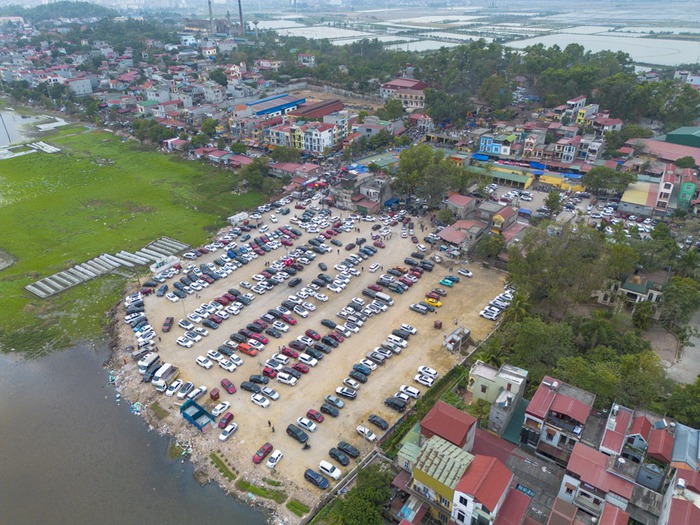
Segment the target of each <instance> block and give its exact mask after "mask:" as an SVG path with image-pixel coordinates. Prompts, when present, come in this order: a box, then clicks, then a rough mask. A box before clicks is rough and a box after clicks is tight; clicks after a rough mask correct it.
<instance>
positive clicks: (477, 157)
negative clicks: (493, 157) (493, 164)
mask: <svg viewBox="0 0 700 525" xmlns="http://www.w3.org/2000/svg"><path fill="white" fill-rule="evenodd" d="M472 158H473V159H474V160H482V161H487V160H489V157H488V155H482V154H481V153H474V154H473V155H472Z"/></svg>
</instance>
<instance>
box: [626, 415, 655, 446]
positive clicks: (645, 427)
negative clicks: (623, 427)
mask: <svg viewBox="0 0 700 525" xmlns="http://www.w3.org/2000/svg"><path fill="white" fill-rule="evenodd" d="M649 432H651V421H649V419H647V417H646V416H637V417H635V418H634V421H633V422H632V426H631V427H630V431H629V433H628V435H629V436H634V435H636V434H639V435H640V436H642V438H643V439H644V441H649Z"/></svg>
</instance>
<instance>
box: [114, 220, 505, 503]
mask: <svg viewBox="0 0 700 525" xmlns="http://www.w3.org/2000/svg"><path fill="white" fill-rule="evenodd" d="M265 219H266V217H264V218H263V220H265ZM371 225H372V223H366V222H365V223H360V224H359V226H360V228H361V233H354V232H350V233H344V234H342V235H340V236H338V238H339V239H340V240H341V241H342V242H343V243H348V242H351V241H353V240H354V239H355V238H356V237H358V236H363V237H365V238H367V239H369V238H370V236H371V231H370V227H371ZM271 226H276V225H271ZM393 231H394V233H393V236H392V239H391V240H388V241H386V244H387V248H386V249H384V250H382V249H380V250H379V253H377V255H375V256H374V257H372V258H370V259H368V260H366V261H364V263H365V264H364V268H365V270H364V271H363V272H362V274H361V276H359V277H355V278H353V280H352V281H351V283H350V285H349V286H348V288H347V289H346V290H344V291H343V292H342V293H339V294H334V293H333V292H330V291H327V294H328V296H329V301H328V302H325V303H323V302H320V301H318V300H312V301H311V302H313V303H314V304H315V305H316V306H317V310H316V311H314V312H312V313H311V315H310V316H309V317H308V318H306V319H301V318H299V316H296V315H295V318H297V320H298V321H299V323H298V324H297V325H296V326H293V327H291V329H290V331H289V332H288V333H287V334H283V337H282V338H281V339H274V338H270V339H271V340H270V343H269V344H268V345H267V348H266V349H265V350H264V351H263V352H262V354H261V355H260V362H264V360H266V359H269V358H270V357H271V356H272V354H273V353H276V352H277V351H278V347H279V346H281V345H284V344H287V343H288V342H289V341H291V340H292V339H294V338H296V337H297V336H299V335H302V334H303V333H304V331H305V330H306V329H307V328H313V329H315V330H316V331H318V332H319V333H321V334H325V333H327V332H328V331H329V329H327V328H325V327H323V326H322V325H321V324H320V321H321V319H324V318H328V319H332V320H334V321H336V322H338V321H340V318H338V317H337V316H336V313H337V312H338V311H339V310H341V309H342V307H343V306H344V305H346V304H347V303H348V302H349V301H350V300H351V299H352V298H353V297H360V296H361V291H362V289H363V288H365V287H366V286H367V285H368V284H370V283H372V282H374V281H375V280H376V279H377V277H378V276H379V275H380V274H381V271H380V272H377V273H369V272H368V267H369V265H370V264H371V263H373V262H378V263H380V264H383V265H384V268H385V269H388V268H389V267H391V266H393V265H401V266H405V265H404V264H403V259H404V258H405V257H407V256H409V255H410V253H411V252H413V251H415V245H414V244H412V243H411V241H410V239H402V238H401V236H400V234H399V232H400V229H399V227H398V226H397V227H395V228H393ZM417 233H419V231H417ZM310 237H311V236H310V235H309V234H305V235H304V236H303V237H302V239H301V240H304V241H305V240H307V239H309V238H310ZM295 244H299V240H297V241H296V243H295ZM281 251H282V250H276V251H273V252H271V253H269V254H267V256H266V257H260V258H258V259H256V260H255V261H253V262H251V263H249V264H247V265H245V266H243V267H242V268H239V269H238V270H237V271H236V272H234V273H233V274H232V275H231V276H229V277H228V278H227V279H222V280H220V281H217V282H216V283H214V284H213V285H211V286H210V287H209V288H206V289H205V290H203V291H202V292H200V294H201V298H196V297H195V296H189V297H188V298H187V299H186V300H184V301H182V300H181V301H180V302H178V303H170V302H169V301H167V300H166V299H165V298H156V297H153V296H149V297H147V298H146V313H147V315H148V319H149V322H150V323H151V324H152V325H153V326H154V327H155V328H156V329H157V330H158V333H159V335H160V336H161V339H162V340H161V341H160V342H159V343H157V344H158V348H159V352H160V354H161V357H162V358H163V360H164V361H166V362H170V363H173V364H175V365H177V366H178V367H180V369H181V371H182V374H181V378H182V379H183V381H192V382H193V383H194V384H195V385H206V386H207V387H208V388H209V390H211V389H212V388H215V387H217V388H219V389H220V390H221V391H222V393H221V400H225V401H229V402H230V403H231V409H230V410H231V412H232V413H233V414H234V416H235V419H234V421H235V422H237V423H238V425H239V428H238V431H237V433H236V434H235V435H234V436H233V437H231V438H230V439H229V440H228V441H227V442H225V443H221V442H219V441H218V436H219V429H218V428H213V429H212V430H211V431H210V432H208V433H204V434H200V433H197V432H194V433H193V432H192V429H193V427H191V426H190V425H188V424H187V423H186V422H185V421H184V419H183V418H182V417H181V416H180V414H179V404H180V403H181V402H180V401H178V400H177V399H176V398H174V397H165V396H163V395H161V394H157V393H156V392H155V390H154V389H153V388H152V387H151V386H150V385H147V384H146V385H144V384H142V383H139V384H138V385H137V386H136V388H135V391H132V392H130V393H129V394H128V395H129V396H133V395H136V396H138V397H135V398H134V399H132V401H136V400H138V401H140V402H141V403H143V404H144V405H148V404H150V403H152V402H153V401H155V400H158V403H159V405H160V406H161V407H163V408H165V409H166V410H168V411H170V413H171V414H170V416H169V417H168V418H166V419H164V420H163V421H162V423H164V424H166V425H167V426H168V427H169V428H170V430H171V431H172V432H174V433H175V434H178V433H181V434H183V435H187V436H193V435H195V437H194V443H195V456H194V457H195V458H196V457H202V458H206V457H208V453H209V451H211V450H219V451H221V455H223V456H224V457H226V458H228V459H229V460H230V461H232V463H233V465H235V468H236V469H237V470H238V472H239V473H240V474H242V475H243V476H244V477H246V478H247V479H250V480H261V479H262V477H265V476H268V477H269V476H272V475H273V474H272V473H270V471H269V469H267V467H266V466H265V465H264V463H263V464H261V465H254V464H253V463H252V456H253V454H254V453H255V451H256V450H257V449H258V448H259V447H260V446H261V445H262V444H263V443H265V442H266V441H270V442H271V443H272V445H273V447H275V448H279V449H281V450H282V451H283V453H284V454H285V457H284V459H283V460H282V462H281V463H280V464H279V466H278V468H277V469H276V472H275V473H274V476H275V478H276V479H281V480H283V481H285V483H284V490H285V491H287V493H289V494H290V495H295V496H296V497H298V498H299V499H300V500H301V501H303V502H304V503H306V504H307V505H310V504H312V503H313V502H314V501H315V500H316V498H318V497H319V496H320V491H317V490H316V489H311V490H309V489H310V487H308V485H307V483H306V482H305V481H303V472H304V470H305V469H306V468H314V469H316V468H317V467H318V464H319V462H320V461H321V460H328V461H332V460H330V458H329V456H328V450H329V449H330V448H331V447H334V446H336V445H337V443H338V441H339V440H346V441H348V442H350V443H352V444H353V445H355V446H356V447H357V448H359V449H360V450H361V451H363V452H364V453H367V452H368V451H369V450H370V445H369V444H365V443H363V440H362V438H361V437H360V436H358V435H357V433H356V432H355V427H356V426H357V425H359V424H361V423H362V422H365V424H366V425H367V426H369V427H370V428H371V429H372V430H373V431H375V432H376V433H377V434H378V435H380V436H381V434H382V432H381V431H380V430H378V429H377V428H376V427H373V426H372V425H371V424H368V423H367V418H368V416H369V415H370V414H378V415H380V416H381V417H383V418H384V419H386V420H387V421H389V423H390V424H392V423H393V422H394V421H396V420H397V418H398V417H399V416H398V414H396V413H395V412H393V411H391V410H389V409H388V408H386V407H385V406H384V404H383V401H384V399H385V398H386V397H387V396H390V395H393V394H394V392H396V391H397V390H398V388H399V386H400V385H402V384H406V385H411V386H416V387H418V388H420V389H421V390H422V391H425V387H423V386H420V385H418V384H417V383H414V381H413V376H414V375H415V373H416V368H417V367H418V366H420V365H429V366H431V367H433V368H435V369H436V370H438V371H439V372H440V374H444V373H445V372H446V371H447V370H449V369H450V368H451V367H452V366H453V365H454V364H455V362H457V361H458V360H459V359H460V358H459V356H455V355H453V354H450V353H449V352H448V351H447V350H445V349H444V348H442V347H441V344H442V340H443V336H444V335H446V334H447V333H449V332H451V331H452V330H453V329H454V321H455V319H457V320H458V322H459V324H460V325H462V326H466V327H467V328H469V329H471V330H472V334H473V337H474V339H476V340H480V339H483V338H484V337H485V336H486V335H487V334H488V333H489V332H490V331H491V330H492V329H493V328H494V325H493V323H491V322H490V321H487V320H485V319H482V318H481V317H479V315H478V312H479V310H480V309H481V307H482V306H483V305H485V304H486V303H487V302H488V301H489V300H490V299H491V298H492V297H493V296H495V295H496V294H497V293H499V292H500V291H501V290H502V289H503V279H504V274H502V273H500V272H497V271H494V270H490V269H484V268H481V267H473V268H471V269H472V271H473V273H474V277H473V278H472V279H467V278H462V279H461V282H460V283H458V284H456V285H455V287H454V288H452V289H450V290H449V291H448V294H447V297H445V298H444V302H443V306H442V308H440V309H439V311H438V313H437V314H428V315H425V316H422V315H419V314H417V313H415V312H411V311H410V310H409V309H408V306H409V304H411V303H414V302H417V301H419V300H421V299H423V297H424V295H425V293H426V292H427V291H429V290H430V289H431V288H433V287H435V286H439V285H438V281H439V280H440V279H441V278H442V277H444V276H445V275H446V274H447V273H448V271H447V269H446V268H445V267H441V266H440V265H436V268H435V271H434V272H432V273H428V272H426V273H425V274H424V275H423V277H422V278H421V279H420V280H419V281H418V283H417V284H415V285H414V286H413V287H412V288H411V289H410V290H409V291H408V292H406V293H404V294H403V295H398V294H395V293H391V292H389V293H390V295H391V296H392V297H393V298H394V300H395V303H396V304H395V305H394V306H393V307H390V308H389V309H388V311H386V312H384V313H382V314H380V315H377V316H373V317H371V318H369V319H368V321H367V322H366V323H365V325H364V326H363V327H362V328H361V330H360V332H359V333H358V334H354V335H353V336H352V337H351V338H349V339H346V340H345V342H343V343H341V344H340V346H339V347H338V348H337V349H335V350H333V351H332V352H331V354H329V355H326V356H325V357H324V359H323V360H321V361H320V362H319V364H318V366H317V367H316V368H312V369H311V370H310V372H309V373H308V374H306V375H303V376H302V377H301V379H300V380H299V383H298V384H297V385H296V386H294V387H289V386H286V385H282V384H280V383H278V382H277V381H275V380H271V381H270V386H271V387H273V388H274V389H275V390H277V391H278V392H279V393H280V399H279V400H277V401H273V402H272V403H271V406H270V407H268V408H266V409H263V408H260V407H258V406H255V405H253V404H252V403H251V401H250V393H248V392H246V391H243V390H241V389H240V388H239V389H238V392H236V393H235V394H232V395H229V394H227V393H226V392H225V391H223V389H221V388H220V385H219V383H220V381H221V379H222V378H224V377H227V378H229V379H230V380H231V381H233V382H234V384H235V385H236V387H239V385H240V383H241V381H244V380H247V379H248V376H249V375H250V374H255V373H259V370H260V368H259V362H258V359H257V358H255V357H248V356H246V355H240V357H241V358H242V359H243V360H244V365H243V367H240V368H239V369H237V370H236V371H235V372H233V373H229V372H225V371H224V370H222V369H221V368H220V367H218V366H215V367H214V368H212V369H211V370H204V369H202V368H200V367H198V366H197V365H195V358H196V356H198V355H204V354H206V351H207V350H208V349H216V348H217V347H218V346H219V345H221V344H222V343H223V342H224V341H225V340H227V339H228V336H229V335H230V334H231V333H233V332H236V331H237V330H239V329H240V328H244V327H245V325H246V324H247V323H249V322H251V321H253V320H254V319H256V318H258V317H259V316H260V315H261V314H262V313H264V312H265V311H267V310H268V309H270V308H273V307H276V306H278V305H279V304H280V303H281V302H282V301H283V300H285V299H286V298H287V296H288V295H289V294H291V293H293V290H299V289H300V287H302V286H304V285H305V284H306V283H309V282H310V281H311V279H313V278H314V277H315V276H316V275H317V274H318V273H319V272H320V270H319V268H318V263H319V262H324V263H325V264H327V265H328V272H327V273H329V274H330V275H335V274H337V273H338V272H335V271H334V270H333V266H334V265H335V264H337V263H338V262H340V260H341V259H343V258H345V257H346V255H347V254H348V253H351V252H347V251H346V250H344V249H343V248H341V249H340V254H338V252H337V249H334V251H333V252H332V253H329V254H325V255H319V256H318V257H317V258H316V260H315V261H313V262H312V264H311V265H310V266H308V267H307V268H306V269H305V270H304V271H303V272H301V273H300V274H298V276H299V277H301V278H302V280H303V281H302V284H301V285H300V286H298V287H296V288H294V289H291V288H289V287H288V286H287V284H286V283H284V284H280V285H278V286H276V287H275V288H274V289H273V290H272V291H268V292H267V293H265V294H264V295H262V296H256V299H255V300H254V301H253V303H252V304H251V305H250V306H248V307H246V308H244V309H243V310H242V312H241V313H240V315H238V316H232V317H231V318H230V319H228V320H225V321H224V322H223V323H222V325H221V327H220V328H219V329H218V330H216V331H210V335H208V336H207V337H205V338H204V339H203V340H202V341H200V342H199V343H196V344H195V345H194V347H193V348H190V349H185V348H182V347H180V346H177V345H176V344H175V340H176V338H177V337H179V336H180V335H182V333H183V330H182V329H181V328H179V327H177V320H178V319H182V318H184V317H185V314H186V313H189V312H191V311H193V310H194V308H196V307H197V306H199V304H200V303H202V302H204V301H205V300H209V301H211V300H213V299H214V297H216V296H219V295H221V294H222V293H225V291H226V290H227V289H228V288H231V287H236V288H239V289H240V290H241V291H242V292H243V291H244V290H243V289H242V288H241V287H240V286H239V282H240V281H242V280H248V281H252V279H251V276H252V275H254V274H255V273H257V272H260V271H262V270H263V269H264V264H265V261H272V260H274V259H276V258H278V257H280V255H282V254H283V253H284V252H283V251H282V253H280V252H281ZM216 256H217V254H211V253H210V254H208V255H205V256H203V257H201V258H199V259H197V261H196V262H197V264H199V263H202V262H210V261H211V260H213V259H214V258H215V257H216ZM358 269H359V267H358ZM456 269H457V268H455V271H456ZM322 291H324V292H325V290H322ZM365 299H366V298H365ZM167 316H173V317H175V326H174V328H173V330H172V331H171V332H169V333H165V334H161V333H160V331H159V329H160V327H161V326H162V323H163V321H164V320H165V318H166V317H167ZM436 319H439V320H442V321H443V323H444V326H443V329H440V330H438V329H435V328H433V321H434V320H436ZM401 323H409V324H411V325H413V326H414V327H416V328H417V329H418V335H416V336H413V337H411V339H410V341H409V345H408V348H407V349H405V350H403V352H402V353H401V354H400V355H396V356H394V357H393V358H392V359H391V360H389V361H388V362H387V363H386V364H385V365H383V366H380V367H378V369H377V370H376V371H374V372H373V373H372V374H371V376H370V377H369V381H368V382H367V383H366V384H365V385H362V386H361V388H360V389H359V391H358V397H357V399H355V400H351V401H349V400H346V407H345V408H344V409H343V410H341V414H340V417H338V418H337V419H333V418H330V417H328V416H326V420H325V421H324V422H323V423H321V424H319V428H318V429H317V430H316V432H314V433H309V443H310V444H311V448H310V449H309V450H303V451H302V450H301V445H299V444H298V443H297V442H296V441H294V440H293V439H292V438H290V437H289V436H287V435H286V434H285V429H286V427H287V425H288V424H289V423H293V422H294V421H295V420H296V418H297V417H299V416H304V415H305V414H306V411H307V410H308V409H309V408H314V409H317V410H318V409H319V407H320V405H321V403H322V400H323V397H324V396H325V395H327V394H332V393H334V391H335V388H336V387H338V386H341V384H342V380H343V379H344V378H345V377H346V376H347V373H348V371H349V370H350V369H351V368H352V365H353V364H354V363H357V362H358V361H359V360H360V359H361V358H362V357H364V355H365V354H366V353H367V352H368V351H370V350H372V349H373V348H374V347H376V346H378V345H379V344H380V343H381V342H382V341H383V340H384V339H385V337H386V335H388V334H389V333H390V332H391V330H392V329H394V328H398V327H399V325H400V324H401ZM125 333H128V327H127V330H125ZM291 361H292V363H293V362H294V361H295V360H291ZM125 370H126V373H127V375H130V376H133V378H129V381H130V382H131V383H132V384H136V382H137V381H139V380H140V376H138V374H137V372H136V370H135V364H133V362H132V361H130V360H129V362H128V364H127V365H126V367H125ZM140 385H143V386H140ZM128 388H131V387H128ZM200 402H202V403H203V404H205V405H206V406H209V407H210V408H211V407H212V406H213V404H214V402H212V401H211V400H210V399H209V397H208V396H207V397H206V398H202V399H201V400H200ZM268 420H269V421H270V422H271V424H272V425H274V427H275V433H273V432H272V430H271V429H270V428H269V427H268V424H267V422H268ZM353 464H354V463H351V465H350V466H349V467H347V468H343V472H344V473H345V472H347V471H348V469H349V468H352V466H353ZM222 483H223V485H224V486H227V485H229V482H222ZM295 487H296V488H295Z"/></svg>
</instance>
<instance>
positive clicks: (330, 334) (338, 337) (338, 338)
mask: <svg viewBox="0 0 700 525" xmlns="http://www.w3.org/2000/svg"><path fill="white" fill-rule="evenodd" d="M328 337H332V338H333V339H335V340H336V341H338V342H339V343H342V342H343V341H345V339H344V338H343V336H342V335H340V334H339V333H338V332H328Z"/></svg>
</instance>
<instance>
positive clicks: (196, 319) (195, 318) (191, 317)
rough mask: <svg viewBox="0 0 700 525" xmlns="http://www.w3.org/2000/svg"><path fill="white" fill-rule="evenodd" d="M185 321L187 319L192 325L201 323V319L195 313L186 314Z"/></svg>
mask: <svg viewBox="0 0 700 525" xmlns="http://www.w3.org/2000/svg"><path fill="white" fill-rule="evenodd" d="M187 319H189V320H190V321H192V322H193V323H201V322H202V318H201V317H200V316H198V315H197V314H195V313H191V314H187Z"/></svg>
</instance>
